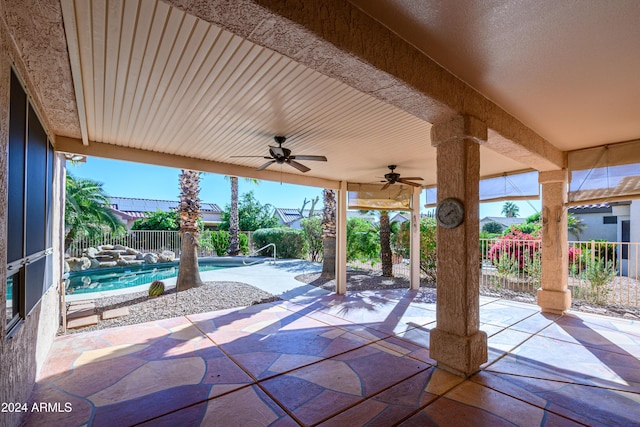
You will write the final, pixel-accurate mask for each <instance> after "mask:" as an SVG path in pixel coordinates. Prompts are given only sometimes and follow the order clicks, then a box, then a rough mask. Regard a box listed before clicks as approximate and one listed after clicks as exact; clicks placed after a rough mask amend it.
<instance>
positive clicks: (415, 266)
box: [409, 187, 422, 291]
mask: <svg viewBox="0 0 640 427" xmlns="http://www.w3.org/2000/svg"><path fill="white" fill-rule="evenodd" d="M421 191H422V187H413V193H412V195H411V209H412V210H411V223H410V226H411V227H410V228H409V267H410V271H409V286H410V288H411V289H412V290H414V291H415V290H418V289H420V192H421Z"/></svg>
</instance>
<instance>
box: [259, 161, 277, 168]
mask: <svg viewBox="0 0 640 427" xmlns="http://www.w3.org/2000/svg"><path fill="white" fill-rule="evenodd" d="M275 162H276V161H275V160H271V161H268V162H267V163H265V164H264V165H262V166H260V167H259V168H258V169H256V170H257V171H261V170H265V169H266V168H268V167H269V166H270V165H272V164H274V163H275Z"/></svg>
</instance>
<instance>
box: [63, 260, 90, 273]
mask: <svg viewBox="0 0 640 427" xmlns="http://www.w3.org/2000/svg"><path fill="white" fill-rule="evenodd" d="M67 262H68V263H69V269H70V270H71V271H83V270H88V269H89V268H90V267H91V261H89V258H87V257H85V256H83V257H80V258H69V259H68V260H67Z"/></svg>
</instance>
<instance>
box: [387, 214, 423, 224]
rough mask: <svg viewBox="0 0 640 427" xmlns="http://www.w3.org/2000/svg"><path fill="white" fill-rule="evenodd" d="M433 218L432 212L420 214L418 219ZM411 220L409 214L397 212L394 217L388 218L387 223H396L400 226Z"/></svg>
mask: <svg viewBox="0 0 640 427" xmlns="http://www.w3.org/2000/svg"><path fill="white" fill-rule="evenodd" d="M433 217H434V213H433V212H427V213H421V214H420V219H423V218H433ZM410 220H411V214H410V213H407V212H398V213H396V214H394V215H392V216H391V218H389V222H397V223H400V224H404V223H405V222H407V221H410Z"/></svg>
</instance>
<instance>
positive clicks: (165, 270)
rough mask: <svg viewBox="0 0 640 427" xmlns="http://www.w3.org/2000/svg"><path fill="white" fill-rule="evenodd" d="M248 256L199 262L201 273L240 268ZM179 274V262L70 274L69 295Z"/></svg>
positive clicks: (256, 259)
mask: <svg viewBox="0 0 640 427" xmlns="http://www.w3.org/2000/svg"><path fill="white" fill-rule="evenodd" d="M243 259H245V258H231V257H220V258H211V259H201V260H199V261H198V265H199V270H200V272H204V271H212V270H220V269H224V268H232V267H239V266H242V265H244V264H243V263H242V261H243ZM263 260H264V259H263V258H258V257H252V258H250V259H249V260H247V263H252V262H256V261H258V262H261V261H263ZM177 275H178V262H172V263H163V264H143V265H140V266H128V267H113V268H101V269H96V270H85V271H79V272H71V273H69V277H68V279H67V280H68V283H67V285H66V294H67V295H77V294H87V293H91V292H104V291H115V290H122V289H127V288H133V287H135V286H140V285H144V284H147V283H150V282H153V281H154V280H164V279H169V278H171V277H176V276H177Z"/></svg>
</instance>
